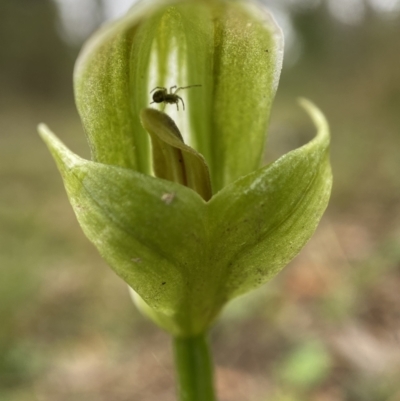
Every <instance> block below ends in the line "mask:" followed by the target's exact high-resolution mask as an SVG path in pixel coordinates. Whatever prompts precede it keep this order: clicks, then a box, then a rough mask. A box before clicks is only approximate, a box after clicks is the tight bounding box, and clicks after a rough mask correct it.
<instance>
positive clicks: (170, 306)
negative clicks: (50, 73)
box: [39, 126, 205, 331]
mask: <svg viewBox="0 0 400 401" xmlns="http://www.w3.org/2000/svg"><path fill="white" fill-rule="evenodd" d="M39 130H40V134H41V136H42V138H43V139H44V141H45V142H46V143H47V145H48V147H49V149H50V151H51V153H52V154H53V157H54V158H55V160H56V162H57V164H58V168H59V170H60V172H61V174H62V176H63V179H64V184H65V187H66V190H67V193H68V196H69V199H70V202H71V204H72V206H73V208H74V211H75V214H76V216H77V218H78V221H79V223H80V225H81V227H82V229H83V231H84V232H85V234H86V236H87V237H88V238H89V240H91V241H92V242H93V243H94V245H95V246H96V247H97V248H98V250H99V252H100V254H101V255H102V256H103V257H104V259H105V260H106V261H107V262H108V264H109V265H110V266H111V267H112V268H113V269H114V271H115V272H116V273H117V274H118V275H119V276H120V277H121V278H122V279H123V280H124V281H125V282H127V283H128V284H129V285H130V286H131V287H132V288H133V289H134V290H135V291H136V292H137V293H138V294H139V295H140V296H141V297H142V298H143V300H144V301H145V302H146V303H147V304H148V305H149V306H151V307H152V308H154V309H155V310H156V311H159V312H160V313H163V314H165V315H167V316H169V317H170V319H177V320H178V321H179V322H180V326H181V327H185V329H186V330H187V331H190V330H192V327H190V325H191V321H189V322H187V321H188V320H191V319H194V320H196V318H197V320H199V319H198V317H197V316H192V313H191V311H190V309H191V307H192V304H191V303H190V302H188V300H189V299H190V298H191V294H190V289H191V288H192V283H191V279H192V277H191V276H190V274H187V271H191V270H192V271H194V272H198V271H199V264H201V258H196V256H195V255H201V254H202V253H203V252H204V243H203V241H202V239H203V238H204V237H205V236H204V230H205V228H204V222H203V212H204V207H205V202H204V201H203V200H202V199H201V198H200V196H199V195H198V194H197V193H195V192H194V191H192V190H190V189H188V188H186V187H184V186H181V185H178V184H175V183H173V182H169V181H165V180H161V179H157V178H153V177H150V176H146V175H143V174H141V173H138V172H136V171H133V170H130V169H124V168H120V167H115V166H109V165H105V164H100V163H95V162H90V161H86V160H83V159H81V158H79V157H78V156H76V155H75V154H73V153H72V152H71V151H69V150H68V149H67V148H66V147H65V146H64V145H63V144H62V143H61V142H60V141H59V140H58V139H57V138H56V137H55V136H54V135H53V134H52V133H51V132H50V131H49V130H48V129H47V127H45V126H40V128H39ZM187 309H189V310H187ZM201 324H203V325H204V323H203V322H201ZM188 326H189V327H188Z"/></svg>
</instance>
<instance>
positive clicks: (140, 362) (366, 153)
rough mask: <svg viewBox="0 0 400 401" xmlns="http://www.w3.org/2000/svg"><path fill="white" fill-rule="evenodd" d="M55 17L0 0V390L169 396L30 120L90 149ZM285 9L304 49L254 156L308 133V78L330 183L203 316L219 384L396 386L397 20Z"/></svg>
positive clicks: (235, 392) (169, 384)
mask: <svg viewBox="0 0 400 401" xmlns="http://www.w3.org/2000/svg"><path fill="white" fill-rule="evenodd" d="M35 4H36V5H35ZM38 4H40V5H38ZM54 18H55V12H54V9H53V8H52V6H51V3H50V2H42V3H40V2H32V3H29V2H24V6H22V5H21V3H17V2H0V20H1V21H3V20H7V21H13V24H10V23H7V24H2V23H1V21H0V43H1V44H2V46H1V48H0V49H1V50H0V83H1V87H2V90H1V92H0V183H1V185H0V400H1V401H25V400H29V401H32V400H40V401H42V400H46V401H47V400H49V401H50V400H51V401H72V400H85V401H91V400H96V401H102V400H104V401H106V400H107V401H109V400H112V401H124V400H141V401H147V400H148V401H150V400H151V401H153V400H163V401H169V400H173V399H174V389H173V386H174V380H173V371H172V368H171V366H172V360H171V352H170V348H169V339H168V336H167V335H165V334H164V333H161V332H159V330H158V329H157V328H155V327H153V326H152V325H151V323H149V322H147V321H146V320H145V319H143V318H142V317H141V316H140V315H139V314H138V312H137V311H136V310H135V309H134V307H133V305H132V303H131V301H130V299H129V296H128V292H127V291H126V287H125V285H124V284H123V283H122V282H121V280H119V279H118V278H117V277H116V276H115V275H114V274H113V273H112V272H111V270H110V269H109V268H108V267H107V266H106V265H105V263H104V262H103V261H102V260H101V258H100V257H99V256H98V254H97V253H96V251H95V250H94V249H93V247H92V246H91V245H90V244H89V243H88V241H87V240H86V238H85V237H84V236H83V234H82V233H81V231H80V229H79V227H78V224H77V222H76V220H75V217H74V215H73V212H72V210H71V208H70V206H69V204H68V201H67V197H66V195H65V192H64V189H63V187H62V183H61V179H60V178H59V175H58V172H57V171H56V168H55V165H54V163H53V161H52V160H51V158H50V156H49V154H48V152H47V150H46V149H45V147H44V145H43V144H42V143H41V141H40V139H39V137H38V135H37V134H36V125H37V124H38V123H39V122H41V121H44V122H46V123H47V124H48V125H49V126H50V127H51V128H52V129H54V131H55V132H56V133H57V134H58V135H59V136H60V137H61V138H62V139H63V140H64V141H65V142H66V143H67V144H68V146H70V147H71V148H72V149H73V150H74V151H76V152H77V153H78V154H80V155H82V156H83V157H88V149H87V146H86V143H85V138H84V135H83V131H82V128H81V125H80V121H79V119H78V116H77V114H76V111H75V108H74V105H73V97H72V92H71V70H72V65H73V61H74V58H75V56H76V49H70V48H68V47H67V46H66V45H65V44H63V43H62V42H61V40H59V39H57V38H58V36H57V31H56V28H55V26H56V25H55V21H54ZM293 18H294V21H295V25H296V27H297V29H298V31H299V34H300V35H301V38H302V39H303V43H304V53H303V54H302V57H301V58H300V59H299V61H298V62H297V63H296V64H295V65H294V66H292V67H290V68H289V67H286V68H285V69H284V71H283V74H282V79H281V86H280V89H279V92H278V96H277V99H276V103H275V106H274V110H273V115H272V120H271V128H270V137H269V143H268V149H267V156H266V157H267V160H273V159H275V158H276V157H278V156H280V155H281V154H283V153H285V152H286V151H288V150H290V149H293V148H295V147H297V146H299V145H301V144H303V143H305V142H306V141H307V140H308V139H309V138H310V137H311V135H312V130H313V127H312V125H311V123H310V122H309V121H308V120H307V117H306V116H305V115H304V113H303V112H302V111H301V109H300V108H299V107H298V106H297V105H296V102H295V99H296V97H297V96H306V97H308V98H310V99H311V100H313V101H314V102H316V104H318V105H319V106H320V107H321V109H322V110H323V111H324V112H325V113H326V115H327V117H328V119H329V121H330V123H331V128H332V164H333V170H334V175H335V182H334V191H333V196H332V201H331V204H330V207H329V209H328V212H327V214H326V216H325V217H324V219H323V221H322V223H321V225H320V227H319V229H318V230H317V233H316V235H315V236H314V237H313V239H312V240H311V241H310V243H309V244H308V245H307V247H306V249H305V250H304V251H303V252H302V253H301V255H300V256H299V257H297V258H296V259H295V260H294V261H293V262H292V263H291V265H290V266H289V267H287V268H286V269H285V270H284V272H283V273H282V274H280V275H279V277H278V278H276V279H275V280H273V282H272V283H270V284H269V285H267V286H265V287H264V288H262V289H260V290H258V291H256V292H254V293H252V294H249V295H248V296H246V297H242V298H241V299H238V300H236V301H234V302H233V303H232V304H231V305H230V306H229V307H228V308H227V309H226V311H225V313H224V315H223V317H222V319H221V321H220V322H219V323H218V324H217V325H216V327H215V329H214V330H213V332H212V341H213V345H214V350H215V355H216V362H217V365H218V372H217V374H218V385H219V392H220V395H221V400H222V401H236V400H238V401H239V400H240V401H243V400H254V401H258V400H259V401H264V400H273V401H292V400H293V401H303V400H304V401H310V400H311V401H398V400H399V399H400V385H399V383H398V377H399V374H400V291H399V288H400V247H399V242H400V225H399V218H400V210H399V209H400V202H399V200H400V199H399V198H400V188H399V186H400V182H399V178H398V177H399V176H400V163H399V157H398V150H399V149H400V133H399V126H400V113H399V109H400V70H399V69H398V65H399V64H400V53H399V52H398V49H399V41H400V39H399V38H400V23H399V22H400V20H399V18H397V19H395V20H382V19H380V18H378V17H377V16H376V15H373V14H369V15H368V16H367V19H366V20H365V21H364V23H363V24H362V25H360V26H357V27H346V26H343V25H340V24H339V23H338V22H335V21H333V20H332V19H331V18H330V17H329V15H328V14H327V13H326V11H325V10H324V8H317V9H316V10H314V11H309V12H307V13H299V14H296V15H294V16H293ZM16 27H19V28H18V29H16ZM44 41H45V42H44ZM15 46H18V52H17V51H16V50H15V49H16V47H15ZM35 46H36V47H37V48H39V47H40V49H41V50H40V51H36V50H35Z"/></svg>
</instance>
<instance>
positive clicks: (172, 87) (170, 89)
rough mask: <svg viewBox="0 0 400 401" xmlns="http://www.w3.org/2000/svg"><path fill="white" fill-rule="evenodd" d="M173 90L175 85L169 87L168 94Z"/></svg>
mask: <svg viewBox="0 0 400 401" xmlns="http://www.w3.org/2000/svg"><path fill="white" fill-rule="evenodd" d="M175 88H176V85H174V86H171V87H170V88H169V93H172V89H175Z"/></svg>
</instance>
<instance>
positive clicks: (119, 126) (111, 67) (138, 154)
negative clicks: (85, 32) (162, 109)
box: [74, 2, 159, 173]
mask: <svg viewBox="0 0 400 401" xmlns="http://www.w3.org/2000/svg"><path fill="white" fill-rule="evenodd" d="M144 3H145V5H143V4H138V5H137V6H136V7H135V10H134V12H131V13H129V14H127V16H125V17H124V18H123V19H121V20H118V21H117V22H114V23H112V24H110V25H107V26H105V27H104V28H103V29H102V30H100V31H98V32H97V33H96V34H95V35H93V37H92V38H91V39H90V40H89V41H88V42H87V43H86V44H85V46H84V47H83V49H82V51H81V54H80V55H79V58H78V60H77V63H76V65H75V71H74V90H75V101H76V105H77V108H78V111H79V114H80V116H81V119H82V122H83V125H84V128H85V132H86V134H87V136H88V141H89V145H90V148H91V151H92V159H93V160H94V161H98V162H101V163H104V164H111V165H116V166H121V167H127V168H131V169H134V170H138V171H140V172H144V173H149V172H150V170H151V168H150V157H149V156H150V150H149V140H148V135H147V133H146V132H145V131H144V130H143V128H142V126H141V124H140V121H139V111H140V110H141V109H142V108H143V107H145V106H146V104H147V100H148V95H147V82H148V74H147V71H148V66H149V62H150V52H151V45H152V39H153V35H152V33H151V32H152V31H153V30H154V27H155V26H157V24H158V20H159V17H157V15H155V17H153V18H146V20H145V21H146V22H145V23H143V20H144V16H147V15H149V14H151V13H152V12H154V6H155V4H156V3H154V2H144Z"/></svg>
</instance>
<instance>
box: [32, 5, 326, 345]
mask: <svg viewBox="0 0 400 401" xmlns="http://www.w3.org/2000/svg"><path fill="white" fill-rule="evenodd" d="M282 54H283V38H282V33H281V31H280V29H279V28H278V26H277V25H276V23H275V21H274V20H273V18H272V17H271V16H270V14H269V13H268V12H267V11H266V10H265V9H263V8H262V7H261V6H259V5H257V4H256V3H253V2H250V1H248V0H237V1H233V0H232V1H231V0H182V1H157V0H149V1H147V2H146V1H144V2H141V3H138V4H137V5H136V6H134V7H133V8H132V9H131V11H130V12H129V13H128V14H127V15H126V16H125V17H123V18H122V19H120V20H118V21H116V22H114V23H111V24H110V25H107V26H105V27H104V28H102V29H101V30H100V31H99V32H97V33H96V34H95V35H94V36H93V37H92V38H91V39H90V40H89V41H88V43H87V44H86V45H85V47H84V48H83V50H82V52H81V55H80V57H79V59H78V61H77V64H76V69H75V75H74V84H75V96H76V103H77V107H78V111H79V114H80V116H81V118H82V122H83V125H84V128H85V132H86V133H87V137H88V141H89V144H90V148H91V153H92V160H91V161H89V160H85V159H82V158H80V157H79V156H77V155H75V154H74V153H72V152H71V151H70V150H69V149H67V148H66V147H65V146H64V145H63V144H62V143H61V142H60V141H59V140H58V139H57V138H56V137H55V136H54V135H53V134H52V133H51V132H50V131H49V129H48V128H47V127H46V126H44V125H41V126H40V127H39V131H40V134H41V135H42V137H43V139H44V141H45V142H46V144H47V145H48V147H49V149H50V151H51V153H52V155H53V157H54V159H55V161H56V162H57V165H58V168H59V170H60V172H61V175H62V177H63V180H64V184H65V188H66V190H67V193H68V196H69V199H70V202H71V204H72V206H73V208H74V211H75V213H76V216H77V218H78V221H79V223H80V225H81V227H82V229H83V231H84V232H85V234H86V236H87V237H88V238H89V239H90V241H92V242H93V244H94V245H95V246H96V247H97V249H98V250H99V252H100V254H101V255H102V256H103V257H104V259H105V260H106V261H107V262H108V264H109V265H110V266H111V267H112V268H113V269H114V271H115V272H116V273H117V274H118V275H119V276H120V277H121V278H122V279H123V280H124V281H125V282H126V283H127V284H128V285H129V286H130V287H131V288H132V290H133V293H134V298H135V300H136V301H137V305H138V306H139V307H140V309H141V310H142V311H143V312H144V313H146V314H147V315H148V316H150V317H151V318H152V319H153V320H154V321H155V322H156V323H157V324H159V325H160V326H161V327H163V328H164V329H166V330H167V331H169V332H170V333H171V334H173V335H174V336H177V337H191V336H196V335H198V334H201V333H203V332H205V331H206V330H207V329H208V328H209V326H210V325H211V324H212V322H213V321H214V319H215V318H216V317H217V315H218V314H219V312H220V311H221V309H222V307H223V306H224V305H225V304H226V303H227V302H228V301H229V300H230V299H232V298H234V297H237V296H239V295H241V294H244V293H245V292H247V291H249V290H251V289H254V288H257V287H259V286H261V285H262V284H264V283H266V282H267V281H268V280H270V279H271V278H272V277H274V276H275V275H276V274H277V273H278V272H279V271H280V270H281V269H282V268H283V267H284V266H285V265H286V264H287V263H288V262H289V261H290V260H291V259H292V258H293V257H294V256H295V255H296V254H297V253H298V252H299V251H300V249H301V248H302V247H303V246H304V244H305V243H306V242H307V241H308V239H309V238H310V237H311V235H312V234H313V232H314V230H315V228H316V226H317V224H318V222H319V220H320V218H321V216H322V214H323V212H324V210H325V208H326V206H327V203H328V199H329V195H330V189H331V172H330V164H329V154H328V151H329V130H328V125H327V123H326V120H325V118H324V116H323V115H322V113H321V112H320V111H319V110H318V109H317V108H316V107H315V106H314V105H313V104H311V103H310V102H309V101H306V100H301V105H302V106H303V107H304V108H305V110H306V111H307V112H308V113H309V115H310V116H311V118H312V119H313V121H314V123H315V125H316V127H317V131H318V133H317V135H316V137H315V138H314V139H313V140H312V141H310V142H309V143H308V144H306V145H304V146H303V147H301V148H299V149H296V150H294V151H292V152H290V153H288V154H286V155H285V156H283V157H281V158H280V159H278V160H277V161H275V162H274V163H271V164H269V165H267V166H264V167H261V162H262V156H263V151H264V145H265V139H266V130H267V123H268V119H269V113H270V109H271V105H272V101H273V98H274V95H275V91H276V88H277V84H278V80H279V74H280V69H281V64H282ZM175 85H178V86H181V87H184V86H190V85H197V86H198V87H196V88H191V89H188V90H185V91H181V92H179V96H181V97H182V98H183V99H184V102H185V105H186V107H185V110H183V108H182V107H179V110H177V108H176V106H175V104H164V103H163V102H160V103H159V104H153V105H151V108H150V103H151V102H152V94H150V92H151V90H152V89H154V88H157V87H165V88H167V89H169V88H170V87H172V86H175ZM200 85H201V86H200ZM178 127H179V128H178Z"/></svg>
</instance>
